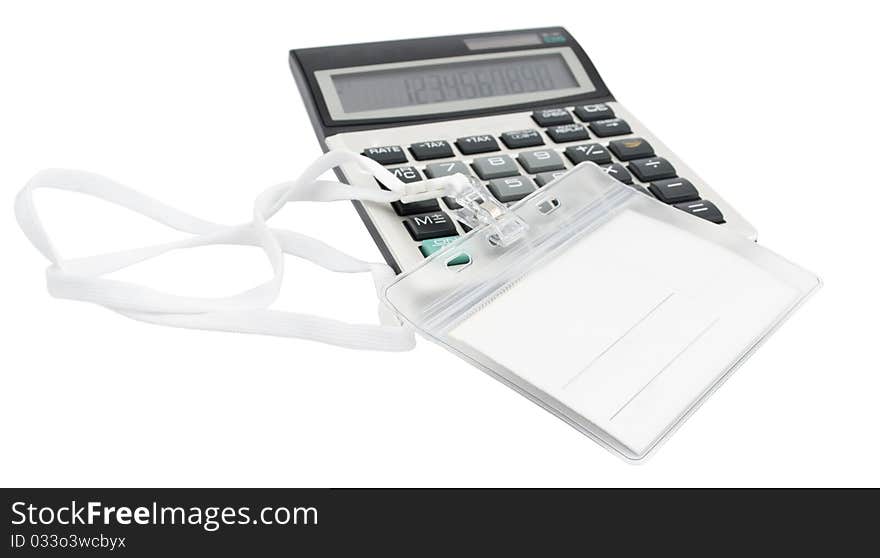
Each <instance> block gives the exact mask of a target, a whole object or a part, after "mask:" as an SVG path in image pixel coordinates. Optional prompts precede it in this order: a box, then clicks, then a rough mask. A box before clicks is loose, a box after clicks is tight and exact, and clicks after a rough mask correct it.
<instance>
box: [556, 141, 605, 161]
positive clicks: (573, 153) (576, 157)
mask: <svg viewBox="0 0 880 558" xmlns="http://www.w3.org/2000/svg"><path fill="white" fill-rule="evenodd" d="M565 155H566V156H567V157H568V158H569V160H571V162H572V163H574V164H575V165H577V164H578V163H583V162H584V161H592V162H594V163H596V164H597V165H605V164H608V163H610V162H611V153H609V152H608V150H607V149H605V148H604V147H602V146H601V145H599V144H598V143H585V144H583V145H572V146H571V147H566V148H565Z"/></svg>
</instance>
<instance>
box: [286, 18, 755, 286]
mask: <svg viewBox="0 0 880 558" xmlns="http://www.w3.org/2000/svg"><path fill="white" fill-rule="evenodd" d="M290 67H291V70H292V72H293V75H294V78H295V79H296V82H297V85H298V88H299V90H300V93H301V95H302V99H303V102H304V103H305V105H306V107H307V110H308V113H309V117H310V119H311V122H312V125H313V127H314V130H315V133H316V134H317V136H318V140H319V141H320V143H321V146H322V148H323V149H324V150H325V151H327V150H330V149H346V150H349V151H354V152H356V153H361V154H363V155H365V156H367V157H370V158H371V159H374V160H375V161H377V162H379V163H381V164H382V165H385V166H386V167H387V168H388V170H390V171H391V172H393V173H394V174H395V175H396V176H397V177H398V178H400V180H402V181H404V182H413V181H418V180H424V179H425V178H434V177H438V176H444V175H449V174H454V173H463V174H466V175H468V176H471V177H474V178H476V179H478V180H480V181H482V182H483V183H484V184H485V185H486V188H487V189H488V191H489V192H490V193H491V194H492V195H493V196H494V197H495V198H497V199H498V201H500V202H502V203H505V204H513V203H516V202H519V201H520V200H522V199H523V198H525V197H527V196H528V195H529V194H531V193H532V192H535V191H537V189H539V188H541V187H543V186H545V185H546V184H548V183H550V182H551V181H553V180H554V179H555V178H557V177H558V176H560V175H562V174H563V173H565V172H566V171H567V170H569V169H571V168H572V167H574V166H575V165H577V164H579V163H583V162H587V161H589V162H593V163H595V164H597V165H599V166H600V167H602V168H603V169H604V170H605V172H606V173H608V174H609V175H610V176H613V177H614V178H616V179H617V180H619V181H621V182H623V183H625V184H627V185H629V186H631V187H633V188H636V189H638V190H640V191H641V192H643V193H644V194H645V195H649V196H653V197H655V198H657V199H658V200H660V201H661V202H663V203H666V204H669V205H671V206H673V207H676V208H677V209H679V210H681V211H685V212H688V213H690V214H692V215H694V216H695V217H697V218H702V219H706V220H708V221H711V222H713V223H717V224H718V226H720V227H728V228H730V229H732V230H734V231H736V232H738V233H740V234H742V235H744V236H746V237H749V238H752V239H754V238H755V237H756V231H755V230H754V228H753V227H752V226H751V225H750V224H749V223H748V222H747V221H746V220H745V219H743V217H742V216H740V214H739V213H737V211H736V210H735V209H734V208H732V207H731V206H730V205H728V204H727V203H726V202H725V201H724V199H723V198H722V197H721V196H720V195H718V193H716V192H715V191H714V190H712V188H710V187H709V185H707V184H706V183H705V182H704V181H703V180H701V179H700V178H699V177H698V176H697V174H696V173H695V172H694V171H693V170H691V169H690V168H689V167H688V166H687V165H686V164H685V163H684V161H682V160H681V159H680V158H678V157H677V156H676V155H675V154H674V153H673V152H672V151H671V150H670V149H669V148H668V147H666V146H665V145H664V144H663V143H662V142H661V141H660V140H659V139H658V138H657V137H656V136H655V135H654V134H652V133H651V132H650V131H649V130H648V129H647V128H646V127H645V126H644V125H643V124H642V123H641V122H639V120H638V119H637V118H636V117H635V116H634V115H633V114H632V113H630V112H629V111H628V110H626V108H624V106H623V105H621V104H620V103H619V102H618V101H617V100H616V99H615V98H614V96H612V94H611V92H610V91H609V90H608V87H607V86H606V85H605V83H604V82H603V81H602V78H601V77H600V76H599V73H598V71H597V70H596V67H595V66H594V65H593V63H592V62H591V61H590V59H589V57H588V56H587V54H586V52H584V50H583V49H582V48H581V46H580V45H579V44H578V43H577V41H576V40H575V39H574V37H572V36H571V34H569V33H568V32H567V31H566V30H565V29H564V28H562V27H552V28H541V29H528V30H519V31H502V32H496V33H481V34H470V35H456V36H447V37H433V38H426V39H409V40H401V41H387V42H378V43H366V44H356V45H344V46H330V47H320V48H307V49H297V50H292V51H290ZM337 175H338V177H339V179H340V180H342V181H343V182H346V183H348V184H359V185H368V186H371V187H375V188H384V186H383V185H382V184H380V183H378V182H377V181H376V179H375V178H373V177H372V176H370V175H367V174H364V173H363V172H362V171H359V170H358V169H356V168H347V167H345V166H343V167H341V168H340V169H338V170H337ZM353 203H354V206H355V209H356V210H357V212H358V214H359V215H360V216H361V219H362V220H363V222H364V224H365V225H366V227H367V229H368V230H369V232H370V234H371V235H372V237H373V239H374V240H375V242H376V244H377V246H378V247H379V250H380V251H381V253H382V255H383V257H384V258H385V260H386V261H387V262H388V264H389V265H390V266H391V267H392V268H394V270H395V272H397V273H400V272H402V271H406V270H409V269H412V268H413V267H414V266H416V265H418V264H419V263H420V262H421V261H422V260H423V259H424V258H426V257H428V256H430V255H431V254H432V253H434V252H436V251H438V250H440V249H442V248H443V247H444V246H446V245H447V244H449V243H450V242H453V241H454V240H455V239H456V238H457V237H458V236H459V235H462V234H464V233H466V232H467V231H466V230H464V229H463V228H462V225H461V224H460V223H458V222H457V221H456V220H455V219H454V218H452V216H451V215H450V213H449V210H451V209H457V208H458V205H457V204H456V203H455V200H453V199H451V198H442V199H436V200H426V201H419V202H413V203H401V202H394V203H390V204H384V203H374V202H360V201H355V202H353ZM466 262H467V258H466V257H465V258H463V259H462V263H466ZM454 263H455V262H454V261H453V262H450V265H453V264H454Z"/></svg>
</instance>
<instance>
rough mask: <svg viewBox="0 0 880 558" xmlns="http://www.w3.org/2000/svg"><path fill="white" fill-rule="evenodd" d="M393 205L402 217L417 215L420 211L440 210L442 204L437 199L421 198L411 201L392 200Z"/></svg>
mask: <svg viewBox="0 0 880 558" xmlns="http://www.w3.org/2000/svg"><path fill="white" fill-rule="evenodd" d="M391 207H393V208H394V212H395V213H397V214H398V215H400V216H401V217H406V216H407V215H417V214H419V213H430V212H431V211H440V204H439V203H437V200H421V201H415V202H410V203H403V202H402V201H394V202H391Z"/></svg>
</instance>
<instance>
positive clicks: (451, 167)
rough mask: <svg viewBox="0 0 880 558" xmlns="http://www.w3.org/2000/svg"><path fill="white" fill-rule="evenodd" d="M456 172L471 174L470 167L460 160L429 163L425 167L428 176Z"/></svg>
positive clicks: (437, 176) (434, 176)
mask: <svg viewBox="0 0 880 558" xmlns="http://www.w3.org/2000/svg"><path fill="white" fill-rule="evenodd" d="M456 173H461V174H463V175H465V176H471V171H470V169H469V168H468V167H467V165H465V164H464V163H462V162H461V161H446V162H443V163H431V164H429V165H427V166H426V167H425V174H426V175H427V176H428V178H440V177H441V176H451V175H453V174H456Z"/></svg>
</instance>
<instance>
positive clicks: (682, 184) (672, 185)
mask: <svg viewBox="0 0 880 558" xmlns="http://www.w3.org/2000/svg"><path fill="white" fill-rule="evenodd" d="M648 189H649V190H651V193H652V194H654V197H656V198H657V199H658V200H660V201H662V202H664V203H681V202H688V201H694V200H698V199H700V193H699V192H697V189H696V188H694V185H693V184H691V181H690V180H688V179H686V178H668V179H666V180H657V181H655V182H652V183H651V185H650V186H648Z"/></svg>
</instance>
